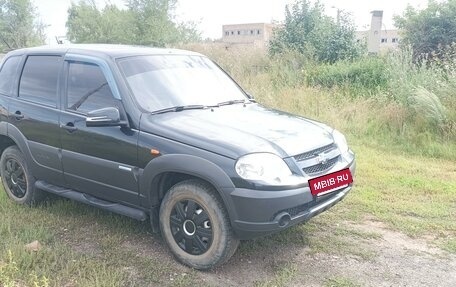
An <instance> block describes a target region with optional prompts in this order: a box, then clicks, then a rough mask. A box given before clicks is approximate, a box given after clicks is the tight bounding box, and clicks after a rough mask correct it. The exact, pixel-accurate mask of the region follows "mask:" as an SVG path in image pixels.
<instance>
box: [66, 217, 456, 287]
mask: <svg viewBox="0 0 456 287" xmlns="http://www.w3.org/2000/svg"><path fill="white" fill-rule="evenodd" d="M323 230H324V231H313V232H309V234H299V236H300V237H301V236H302V241H300V242H298V241H297V240H296V238H295V239H292V238H289V239H290V240H289V241H288V238H287V236H283V235H282V236H281V235H275V236H272V237H268V238H263V239H258V240H256V241H253V242H252V241H250V242H243V243H242V244H241V248H240V249H239V250H238V252H236V254H235V255H234V256H233V258H232V259H231V260H230V261H229V262H228V263H227V264H225V265H224V266H222V267H220V268H218V269H216V270H212V271H206V272H197V271H194V270H191V269H190V268H187V267H185V266H183V265H180V264H178V263H177V262H176V261H175V260H174V258H173V257H172V255H171V253H170V252H169V251H168V249H167V247H166V244H164V242H163V241H162V240H161V239H160V237H159V236H157V235H151V234H147V235H146V234H143V235H138V236H131V237H129V238H128V239H125V240H123V242H122V243H121V244H120V246H121V248H122V249H123V250H125V251H126V252H128V253H129V254H131V255H132V256H135V257H137V258H154V260H155V262H160V264H162V265H164V266H168V269H166V270H164V271H163V272H161V273H159V274H158V275H157V276H159V277H160V282H161V283H160V285H164V286H175V285H177V286H187V285H188V284H186V283H185V282H187V283H189V284H190V283H192V284H193V283H195V282H197V283H199V284H200V285H202V286H236V287H237V286H376V287H377V286H435V285H438V286H451V287H453V286H456V271H455V270H456V256H455V255H452V254H449V253H447V252H445V251H443V250H441V249H438V248H436V247H435V246H433V244H432V237H428V238H421V239H414V238H410V237H408V236H406V235H404V234H402V233H399V232H396V231H392V230H389V229H388V228H387V227H386V226H385V225H384V224H383V223H381V222H377V221H373V220H367V221H364V222H363V223H354V222H341V223H339V224H338V225H337V228H336V227H334V229H328V230H325V229H323ZM301 231H302V230H298V229H296V230H293V231H292V232H290V234H291V235H295V234H296V233H302V232H301ZM325 240H328V244H332V245H334V246H331V248H328V249H326V248H323V249H319V248H317V247H320V246H324V244H325V242H322V241H325ZM312 242H318V244H312ZM340 242H342V243H343V244H340ZM344 242H345V243H347V242H348V243H350V245H347V244H345V243H344ZM316 246H317V247H316ZM347 246H348V247H350V248H348V249H347V250H344V251H343V252H342V250H339V249H342V248H347ZM353 246H355V247H356V250H355V249H354V248H353ZM74 247H75V249H76V250H78V249H81V247H82V248H83V249H87V250H84V253H85V252H87V251H88V250H89V251H90V252H95V253H96V249H97V246H87V245H83V246H79V245H76V246H74ZM94 249H95V250H94ZM364 253H367V254H372V256H369V257H364V256H360V254H364ZM129 273H131V274H130V275H131V277H132V278H139V277H141V276H142V274H139V273H138V270H136V269H135V268H134V267H131V272H129ZM184 275H185V276H187V277H189V276H191V277H192V279H191V280H189V281H182V282H181V283H182V284H181V283H178V284H177V282H176V280H178V279H179V278H181V277H182V278H184V277H183V276H184ZM168 277H169V278H168ZM140 282H141V281H140V280H138V281H136V283H139V285H138V286H141V283H140ZM146 285H147V284H146ZM190 285H191V284H190ZM190 285H189V286H190Z"/></svg>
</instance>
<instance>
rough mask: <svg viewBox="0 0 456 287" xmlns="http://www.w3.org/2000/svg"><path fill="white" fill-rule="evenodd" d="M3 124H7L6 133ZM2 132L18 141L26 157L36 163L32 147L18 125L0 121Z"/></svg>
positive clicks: (0, 131) (17, 143) (18, 145)
mask: <svg viewBox="0 0 456 287" xmlns="http://www.w3.org/2000/svg"><path fill="white" fill-rule="evenodd" d="M3 126H5V128H6V134H4V133H3V131H4V129H5V128H4V127H3ZM0 133H1V134H2V135H5V136H7V137H9V138H10V139H11V140H12V141H14V142H15V143H16V145H17V147H18V148H19V150H20V151H21V152H22V154H24V156H25V157H26V161H27V162H28V163H33V164H36V162H35V160H34V159H33V157H32V152H31V151H30V148H29V146H28V144H27V139H26V138H25V136H24V135H23V134H22V133H21V131H20V130H19V129H18V128H17V127H15V126H14V125H12V124H10V123H6V122H2V123H0Z"/></svg>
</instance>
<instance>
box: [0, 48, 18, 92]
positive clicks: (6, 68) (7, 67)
mask: <svg viewBox="0 0 456 287" xmlns="http://www.w3.org/2000/svg"><path fill="white" fill-rule="evenodd" d="M20 60H21V58H20V57H10V58H8V59H7V60H6V62H5V63H4V64H3V67H2V69H1V70H0V94H3V95H9V94H10V92H11V87H12V84H13V81H14V77H15V76H16V72H17V65H18V64H19V61H20Z"/></svg>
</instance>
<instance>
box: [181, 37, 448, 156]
mask: <svg viewBox="0 0 456 287" xmlns="http://www.w3.org/2000/svg"><path fill="white" fill-rule="evenodd" d="M184 48H186V49H190V50H194V51H198V52H201V53H203V54H206V55H208V56H209V57H211V58H212V59H214V60H215V61H216V62H217V63H219V64H220V65H221V66H222V67H223V68H224V69H225V70H227V71H228V73H229V74H230V75H231V76H233V78H235V79H236V80H237V81H238V82H239V83H240V84H241V85H242V86H243V87H244V88H245V89H246V90H247V91H248V92H250V93H251V94H252V95H254V96H255V98H256V99H257V100H258V101H259V102H260V103H262V104H265V105H268V106H271V107H275V108H278V109H282V110H286V111H289V112H292V113H296V114H299V115H303V116H307V117H310V118H314V119H317V120H320V121H323V122H327V123H328V124H331V125H332V126H334V127H336V128H339V129H341V130H343V131H344V132H345V133H346V134H347V135H348V136H349V138H351V139H352V141H356V142H360V143H363V144H376V145H379V146H384V147H385V148H388V149H391V148H394V149H398V150H401V151H406V152H410V153H414V154H422V155H427V156H433V157H446V158H451V159H456V124H455V122H456V64H452V63H451V62H448V63H447V62H445V63H444V64H442V63H430V62H429V63H422V64H421V65H416V64H415V63H413V60H412V53H411V52H410V51H401V52H397V53H392V54H388V55H384V56H381V57H365V58H361V59H357V60H355V61H351V62H350V61H342V62H338V63H335V64H333V65H329V64H318V63H315V62H311V61H309V60H307V59H305V58H303V57H302V56H300V55H297V54H293V53H290V54H286V55H282V56H281V57H280V58H271V57H269V56H268V55H267V54H266V53H265V52H263V51H262V50H257V49H247V48H245V47H243V48H233V47H232V48H230V49H228V50H227V49H225V47H223V46H217V45H216V44H211V45H192V46H185V47H184Z"/></svg>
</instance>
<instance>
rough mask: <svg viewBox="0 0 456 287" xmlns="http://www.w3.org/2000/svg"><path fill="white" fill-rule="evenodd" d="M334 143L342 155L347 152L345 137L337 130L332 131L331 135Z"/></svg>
mask: <svg viewBox="0 0 456 287" xmlns="http://www.w3.org/2000/svg"><path fill="white" fill-rule="evenodd" d="M332 135H333V138H334V141H335V142H336V144H337V146H338V147H339V150H340V153H341V154H344V153H346V152H347V151H348V144H347V140H346V139H345V136H344V135H343V134H342V133H341V132H339V131H338V130H334V131H333V133H332Z"/></svg>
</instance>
